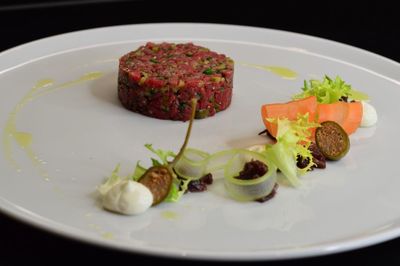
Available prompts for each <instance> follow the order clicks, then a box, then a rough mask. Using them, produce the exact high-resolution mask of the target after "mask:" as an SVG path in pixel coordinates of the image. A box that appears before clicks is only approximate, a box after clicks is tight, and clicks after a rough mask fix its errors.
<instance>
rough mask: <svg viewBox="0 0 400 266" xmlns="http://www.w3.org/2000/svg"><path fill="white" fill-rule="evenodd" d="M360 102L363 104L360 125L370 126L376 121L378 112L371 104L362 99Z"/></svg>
mask: <svg viewBox="0 0 400 266" xmlns="http://www.w3.org/2000/svg"><path fill="white" fill-rule="evenodd" d="M361 103H362V106H363V116H362V120H361V127H372V126H373V125H375V124H376V123H377V122H378V114H377V113H376V110H375V108H374V107H373V106H372V105H371V104H369V103H367V102H364V101H362V102H361Z"/></svg>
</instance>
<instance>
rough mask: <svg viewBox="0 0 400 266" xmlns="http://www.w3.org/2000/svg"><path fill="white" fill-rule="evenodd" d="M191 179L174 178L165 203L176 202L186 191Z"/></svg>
mask: <svg viewBox="0 0 400 266" xmlns="http://www.w3.org/2000/svg"><path fill="white" fill-rule="evenodd" d="M190 181H192V179H180V178H174V180H173V183H172V186H171V190H170V191H169V193H168V196H167V197H166V198H165V200H164V201H165V202H178V201H179V200H180V199H181V197H182V196H183V195H184V194H185V192H186V190H187V189H188V185H189V183H190Z"/></svg>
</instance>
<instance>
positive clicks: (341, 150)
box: [315, 121, 350, 160]
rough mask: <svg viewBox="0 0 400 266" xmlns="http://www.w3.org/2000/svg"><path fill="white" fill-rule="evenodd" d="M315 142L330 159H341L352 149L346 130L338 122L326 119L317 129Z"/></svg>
mask: <svg viewBox="0 0 400 266" xmlns="http://www.w3.org/2000/svg"><path fill="white" fill-rule="evenodd" d="M315 142H316V144H317V146H318V148H319V150H320V151H321V153H322V154H323V155H324V156H325V158H326V159H329V160H339V159H341V158H342V157H343V156H345V155H346V154H347V152H348V151H349V149H350V140H349V136H348V135H347V133H346V131H344V129H343V128H342V127H341V126H340V125H339V124H338V123H336V122H333V121H325V122H322V123H321V126H320V127H318V128H317V129H316V130H315Z"/></svg>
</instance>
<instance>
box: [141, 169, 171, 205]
mask: <svg viewBox="0 0 400 266" xmlns="http://www.w3.org/2000/svg"><path fill="white" fill-rule="evenodd" d="M172 180H173V176H172V174H171V171H170V170H169V169H168V167H166V166H153V167H151V168H149V169H148V170H147V171H146V172H145V173H144V174H143V176H142V177H141V178H140V179H139V182H140V183H142V184H143V185H144V186H146V187H147V188H148V189H149V190H150V192H151V194H153V205H152V206H154V205H157V204H158V203H160V202H162V201H163V200H164V199H165V198H166V197H167V196H168V193H169V191H170V189H171V186H172Z"/></svg>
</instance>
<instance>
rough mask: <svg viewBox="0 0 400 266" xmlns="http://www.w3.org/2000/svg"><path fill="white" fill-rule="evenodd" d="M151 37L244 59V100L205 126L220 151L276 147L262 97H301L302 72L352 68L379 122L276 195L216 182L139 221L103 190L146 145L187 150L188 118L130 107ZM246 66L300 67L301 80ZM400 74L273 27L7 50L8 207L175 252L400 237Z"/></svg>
mask: <svg viewBox="0 0 400 266" xmlns="http://www.w3.org/2000/svg"><path fill="white" fill-rule="evenodd" d="M146 41H153V42H160V41H173V42H187V41H191V42H194V43H195V44H198V45H204V46H206V47H208V48H210V49H212V50H215V51H218V52H220V53H224V54H226V55H228V56H230V57H232V58H233V59H234V60H235V62H236V65H235V77H234V95H233V101H232V105H231V106H230V107H229V109H227V110H226V111H223V112H221V113H219V114H217V115H216V116H214V117H211V118H207V119H204V120H198V121H196V122H195V124H194V128H193V135H192V138H191V140H190V146H191V147H194V148H201V149H203V150H205V151H207V152H210V153H211V152H216V151H219V150H222V149H226V148H232V147H246V146H249V145H253V144H259V143H265V142H266V138H265V137H261V136H258V135H257V133H258V132H259V131H261V130H263V128H264V127H263V124H262V122H261V117H260V106H261V105H262V104H264V103H272V102H286V101H289V100H290V96H291V95H293V94H294V93H296V92H299V91H300V88H301V87H302V84H303V80H305V79H307V80H308V79H310V78H319V79H320V78H322V77H323V75H324V74H327V75H330V76H332V77H334V76H336V75H340V76H341V77H342V78H343V79H344V80H345V81H347V82H348V83H350V84H352V85H353V86H354V87H355V88H357V89H359V90H361V91H364V92H366V93H368V94H369V95H370V98H371V103H372V104H373V105H374V106H375V107H376V109H377V111H378V114H379V122H378V124H377V126H376V127H373V128H361V129H359V130H358V131H357V132H356V133H355V134H354V135H352V136H351V149H350V152H349V153H348V155H347V156H346V157H345V158H344V159H342V160H341V161H339V162H335V163H328V166H327V168H326V169H325V170H315V171H313V172H311V173H309V174H307V175H305V176H304V177H302V185H301V186H300V187H299V188H291V187H285V186H281V187H280V188H279V190H278V193H277V195H276V197H275V198H274V199H272V200H271V201H269V202H266V203H264V204H260V203H256V202H254V203H253V202H251V203H240V202H235V201H233V200H231V199H229V198H228V197H226V195H225V194H224V193H223V192H222V193H221V192H220V190H219V189H218V182H217V184H216V185H215V186H214V188H213V186H211V189H210V191H207V192H205V193H197V194H196V193H191V194H186V195H185V196H184V197H183V199H182V200H181V201H180V202H179V203H175V204H174V203H164V204H160V205H158V206H157V207H155V208H151V209H150V210H149V211H148V212H146V213H144V214H143V215H140V216H122V215H117V214H114V213H110V212H107V211H104V210H103V209H102V208H101V206H99V204H98V201H97V199H96V193H95V189H96V186H97V185H99V184H100V183H101V182H102V181H103V180H104V178H105V177H106V176H108V175H109V174H110V173H111V171H112V170H113V168H114V167H115V166H116V165H117V164H118V163H120V164H121V171H122V173H123V174H128V173H129V172H130V171H132V169H133V168H134V166H135V164H136V161H137V160H141V161H142V162H143V163H145V164H147V163H148V162H149V158H150V155H151V154H150V153H149V152H148V151H147V150H146V149H145V147H144V146H143V145H144V144H145V143H152V144H153V145H154V147H156V148H160V149H171V150H175V151H176V150H177V149H178V148H179V146H180V145H181V142H182V140H183V136H184V134H185V130H186V123H182V122H174V121H163V120H158V119H153V118H149V117H145V116H142V115H139V114H135V113H132V112H129V111H127V110H125V109H124V108H122V107H121V105H120V104H119V102H118V99H117V96H116V91H117V89H116V85H117V81H116V78H117V70H118V58H119V57H120V56H121V55H123V54H125V53H127V52H128V51H131V50H134V49H136V48H137V47H138V46H139V45H141V44H144V43H145V42H146ZM245 63H247V64H259V65H268V66H281V67H285V68H289V69H292V70H293V71H295V72H296V73H297V78H296V79H285V78H282V77H280V76H279V75H275V74H274V73H272V72H268V71H263V70H260V69H256V68H251V67H248V66H245V65H244V64H245ZM85 75H86V78H83V79H82V78H81V77H82V76H85ZM88 75H89V76H90V75H91V76H90V77H91V78H93V79H89V78H88ZM50 81H51V82H50ZM399 81H400V65H399V64H397V63H395V62H393V61H391V60H388V59H386V58H383V57H380V56H378V55H375V54H372V53H369V52H366V51H363V50H360V49H357V48H354V47H349V46H346V45H343V44H339V43H335V42H332V41H327V40H322V39H318V38H314V37H309V36H304V35H300V34H294V33H288V32H282V31H275V30H268V29H261V28H251V27H241V26H227V25H213V24H144V25H129V26H118V27H109V28H100V29H94V30H86V31H80V32H74V33H69V34H63V35H59V36H55V37H51V38H46V39H42V40H39V41H35V42H31V43H28V44H25V45H22V46H19V47H16V48H13V49H11V50H8V51H5V52H3V53H1V54H0V84H1V86H0V128H1V130H2V131H1V132H2V142H1V153H0V165H1V167H0V208H1V210H2V211H3V212H5V213H8V214H10V215H12V216H14V217H17V218H19V219H21V220H22V221H25V222H27V223H30V224H33V225H36V226H39V227H41V228H44V229H46V230H49V231H51V232H54V233H59V234H62V235H65V236H68V237H72V238H75V239H79V240H83V241H86V242H89V243H93V244H98V245H103V246H107V247H113V248H118V249H122V250H126V251H132V252H141V253H146V254H153V255H162V256H171V257H188V258H201V259H223V260H227V259H228V260H238V259H239V260H260V259H281V258H295V257H306V256H314V255H321V254H328V253H334V252H340V251H344V250H349V249H355V248H359V247H363V246H367V245H371V244H374V243H378V242H382V241H385V240H388V239H391V238H395V237H397V236H399V235H400V226H399V223H400V204H398V202H399V201H400V193H398V188H399V187H400V178H399V174H398V172H399V171H398V169H397V164H398V160H397V158H398V152H399V150H400V142H399V141H398V136H399V134H400V126H399V124H398V123H397V122H398V117H397V115H398V114H399V113H400V104H398V102H397V100H398V99H400V86H399V85H400V83H399ZM45 84H47V86H43V85H45ZM35 86H36V88H35ZM10 133H11V134H12V135H14V136H16V137H15V138H13V137H11V136H9V135H10ZM16 140H18V141H19V143H18V142H17V141H16Z"/></svg>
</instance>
